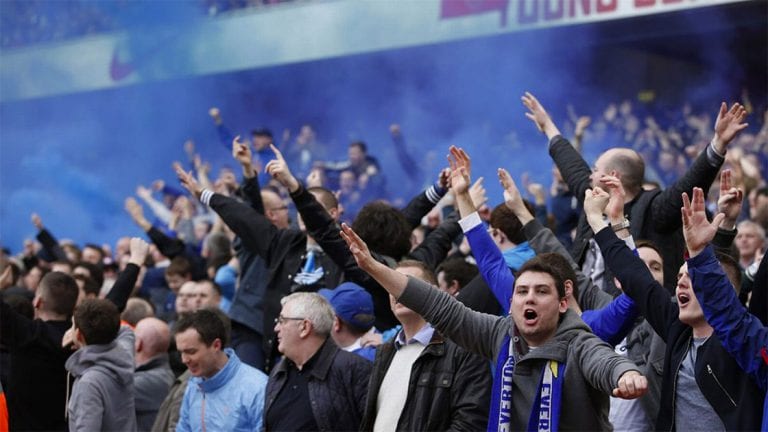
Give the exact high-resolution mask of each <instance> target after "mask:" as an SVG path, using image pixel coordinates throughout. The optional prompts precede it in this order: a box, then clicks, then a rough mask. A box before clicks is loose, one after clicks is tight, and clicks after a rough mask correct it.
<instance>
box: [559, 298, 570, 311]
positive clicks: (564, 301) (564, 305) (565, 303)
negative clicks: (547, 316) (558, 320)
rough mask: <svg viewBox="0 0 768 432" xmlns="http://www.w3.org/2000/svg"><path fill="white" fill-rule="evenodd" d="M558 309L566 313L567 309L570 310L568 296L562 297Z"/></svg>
mask: <svg viewBox="0 0 768 432" xmlns="http://www.w3.org/2000/svg"><path fill="white" fill-rule="evenodd" d="M557 310H558V311H559V312H560V313H565V311H567V310H568V298H567V297H563V298H561V299H560V304H559V305H558V306H557Z"/></svg>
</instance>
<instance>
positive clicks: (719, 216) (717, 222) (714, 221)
mask: <svg viewBox="0 0 768 432" xmlns="http://www.w3.org/2000/svg"><path fill="white" fill-rule="evenodd" d="M723 219H725V213H718V214H716V215H715V217H714V218H713V219H712V225H714V226H716V227H717V226H720V224H721V223H722V222H723Z"/></svg>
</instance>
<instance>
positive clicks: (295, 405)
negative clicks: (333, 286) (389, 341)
mask: <svg viewBox="0 0 768 432" xmlns="http://www.w3.org/2000/svg"><path fill="white" fill-rule="evenodd" d="M281 302H282V304H283V308H282V310H281V312H280V314H279V315H278V317H277V319H276V321H275V333H276V334H277V340H278V350H279V351H280V353H281V354H283V356H284V358H283V359H282V360H281V361H280V363H278V364H277V366H275V368H274V369H273V370H272V372H271V373H270V375H269V382H268V383H267V400H266V406H265V409H264V426H265V429H266V430H268V431H273V430H274V431H307V430H320V431H351V430H358V428H359V426H360V419H361V418H362V415H363V410H364V408H365V395H366V391H367V388H368V379H369V377H370V373H371V363H370V362H369V361H368V360H365V359H364V358H362V357H360V356H358V355H356V354H352V353H349V352H346V351H344V350H341V349H340V348H339V347H337V346H336V344H334V343H333V340H332V339H331V338H330V337H329V335H330V333H331V327H332V326H333V317H334V313H333V308H332V307H331V305H330V304H329V303H328V301H327V300H326V299H325V298H324V297H323V296H321V295H320V294H317V293H304V292H300V293H294V294H291V295H289V296H287V297H284V298H283V299H282V300H281Z"/></svg>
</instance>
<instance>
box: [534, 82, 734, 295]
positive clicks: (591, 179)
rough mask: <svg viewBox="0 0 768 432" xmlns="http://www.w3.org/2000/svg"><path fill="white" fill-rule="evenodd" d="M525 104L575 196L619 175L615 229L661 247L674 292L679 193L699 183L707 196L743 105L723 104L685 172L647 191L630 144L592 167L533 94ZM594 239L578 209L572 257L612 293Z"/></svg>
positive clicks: (680, 245)
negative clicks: (619, 213)
mask: <svg viewBox="0 0 768 432" xmlns="http://www.w3.org/2000/svg"><path fill="white" fill-rule="evenodd" d="M523 104H524V105H525V106H526V107H527V108H528V111H529V112H528V113H526V116H527V117H528V118H529V119H531V120H533V122H534V123H535V124H536V126H537V127H538V128H539V130H540V131H542V132H543V133H544V134H545V135H546V136H547V139H548V140H549V146H548V147H549V155H550V156H551V157H552V160H553V161H554V162H555V164H556V165H557V167H558V168H559V169H560V173H561V174H562V176H563V179H564V180H565V182H566V183H567V184H568V188H569V189H570V191H571V192H572V193H573V194H574V196H576V198H577V199H583V198H584V193H585V191H586V190H587V189H588V188H594V187H596V186H600V187H605V184H606V182H608V181H611V178H618V180H619V181H620V182H621V185H622V186H623V187H624V191H625V195H624V214H625V215H626V219H625V220H624V222H623V223H622V224H621V226H618V225H617V226H614V227H613V228H614V230H618V229H621V228H627V229H629V232H630V233H632V236H633V237H634V238H635V239H643V240H650V241H652V242H653V243H654V244H656V245H658V246H659V250H660V252H661V256H662V258H663V260H664V286H665V287H666V288H667V289H668V290H670V291H674V288H675V284H676V282H677V281H676V279H677V277H676V276H677V270H678V269H679V268H680V266H681V265H682V264H683V251H684V246H685V244H684V241H683V235H682V231H681V227H682V220H681V218H680V208H681V207H682V206H683V201H682V198H681V196H682V193H683V192H687V193H688V196H690V195H691V194H692V191H693V188H694V187H700V188H702V189H703V190H704V194H705V195H706V194H707V191H708V190H709V187H710V185H711V184H712V182H713V181H714V180H715V178H716V177H717V174H718V172H719V171H720V167H721V166H722V165H723V162H724V161H725V154H726V151H727V150H728V145H729V144H730V143H731V141H733V139H734V138H735V137H736V136H737V135H738V133H739V132H740V131H741V130H743V129H744V128H746V127H747V125H746V123H744V122H743V121H744V118H745V117H746V110H745V109H744V107H742V106H741V105H739V104H734V105H733V106H732V107H731V108H730V110H729V109H728V108H727V106H726V104H725V102H723V103H722V105H721V106H720V111H719V112H718V115H717V120H716V121H715V128H714V132H715V133H714V137H713V138H712V142H711V143H710V144H709V145H708V146H707V148H706V149H705V150H704V151H702V152H701V154H700V155H699V157H698V158H696V160H694V161H693V162H692V163H691V165H690V166H689V167H688V170H687V171H686V172H685V174H683V175H682V176H681V177H680V178H679V179H677V181H676V182H675V183H673V184H671V185H668V186H667V188H666V189H665V190H660V189H655V190H652V191H645V190H643V188H642V184H643V178H644V177H645V162H644V161H643V158H642V157H641V156H640V155H639V154H638V153H637V152H635V151H634V150H632V149H628V148H612V149H609V150H607V151H606V152H604V153H603V154H601V155H600V157H599V158H597V161H595V164H594V166H593V167H592V168H590V166H589V165H588V164H587V162H586V161H585V160H584V159H583V157H582V156H581V154H579V152H578V151H576V149H574V147H573V146H572V145H571V143H569V142H568V140H566V139H565V138H564V137H563V136H562V135H561V134H560V130H559V129H558V128H557V126H556V125H555V123H554V122H553V121H552V119H551V118H550V116H549V114H547V112H546V110H545V109H544V107H543V106H542V105H541V103H540V102H539V101H538V100H537V99H536V98H535V97H534V96H533V95H532V94H530V93H526V94H525V96H523ZM611 144H613V143H611ZM733 228H735V227H730V229H727V230H724V231H723V233H722V234H723V235H729V236H733V235H735V231H734V230H733ZM592 237H593V234H592V231H591V230H590V229H589V224H588V223H587V220H586V216H585V214H584V213H583V212H582V214H581V217H580V218H579V225H578V227H577V228H576V239H575V240H574V241H573V247H572V248H571V255H573V258H574V260H576V261H577V262H578V263H579V264H580V265H581V269H582V272H583V273H584V274H586V275H589V276H590V277H591V278H592V281H593V282H594V283H595V284H596V285H597V286H600V287H602V288H603V289H604V290H605V291H608V292H612V290H615V286H614V285H613V277H612V276H611V275H610V274H608V273H607V272H606V268H605V265H604V262H603V259H602V255H601V253H600V248H599V247H598V246H597V243H596V242H595V241H594V239H593V238H592Z"/></svg>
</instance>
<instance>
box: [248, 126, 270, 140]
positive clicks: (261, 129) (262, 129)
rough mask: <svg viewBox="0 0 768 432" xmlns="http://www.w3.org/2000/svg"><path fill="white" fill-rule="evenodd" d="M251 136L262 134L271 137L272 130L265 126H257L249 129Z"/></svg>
mask: <svg viewBox="0 0 768 432" xmlns="http://www.w3.org/2000/svg"><path fill="white" fill-rule="evenodd" d="M251 136H263V137H269V139H272V138H273V137H272V131H271V130H269V129H267V128H265V127H257V128H256V129H253V130H252V131H251Z"/></svg>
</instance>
